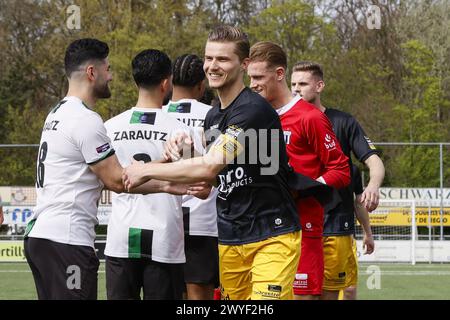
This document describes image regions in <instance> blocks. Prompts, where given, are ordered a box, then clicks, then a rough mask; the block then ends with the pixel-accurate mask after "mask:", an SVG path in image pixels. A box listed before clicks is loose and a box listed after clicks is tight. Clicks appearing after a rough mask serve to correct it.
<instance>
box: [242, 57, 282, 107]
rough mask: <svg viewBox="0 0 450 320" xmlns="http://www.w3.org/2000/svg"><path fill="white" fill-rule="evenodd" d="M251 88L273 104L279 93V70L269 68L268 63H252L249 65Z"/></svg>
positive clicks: (248, 72)
mask: <svg viewBox="0 0 450 320" xmlns="http://www.w3.org/2000/svg"><path fill="white" fill-rule="evenodd" d="M247 74H248V76H249V77H250V88H251V89H252V90H253V91H255V92H257V93H259V94H260V95H261V96H262V97H264V98H265V99H266V100H267V101H269V102H272V101H273V100H274V99H275V97H276V96H277V92H278V87H277V85H278V82H277V81H278V80H277V79H278V73H277V68H274V67H269V66H268V63H267V62H266V61H252V62H250V63H249V65H248V69H247Z"/></svg>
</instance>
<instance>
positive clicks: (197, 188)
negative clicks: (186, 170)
mask: <svg viewBox="0 0 450 320" xmlns="http://www.w3.org/2000/svg"><path fill="white" fill-rule="evenodd" d="M211 188H212V187H211V185H210V184H209V183H207V182H198V183H195V184H191V185H189V188H188V190H187V194H189V195H192V196H194V197H196V198H199V199H202V200H205V199H207V198H208V197H209V193H210V192H211Z"/></svg>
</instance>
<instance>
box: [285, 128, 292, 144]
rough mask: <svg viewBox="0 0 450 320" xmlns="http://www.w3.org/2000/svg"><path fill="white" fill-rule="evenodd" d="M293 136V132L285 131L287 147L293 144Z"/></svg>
mask: <svg viewBox="0 0 450 320" xmlns="http://www.w3.org/2000/svg"><path fill="white" fill-rule="evenodd" d="M291 134H292V132H291V131H289V130H286V131H283V136H284V143H285V144H286V145H288V144H289V143H291Z"/></svg>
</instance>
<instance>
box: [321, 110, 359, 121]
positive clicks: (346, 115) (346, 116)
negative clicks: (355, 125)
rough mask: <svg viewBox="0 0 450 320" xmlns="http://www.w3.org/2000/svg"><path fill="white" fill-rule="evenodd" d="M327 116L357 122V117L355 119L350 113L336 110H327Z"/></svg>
mask: <svg viewBox="0 0 450 320" xmlns="http://www.w3.org/2000/svg"><path fill="white" fill-rule="evenodd" d="M325 115H327V116H330V117H333V118H336V119H342V120H344V121H356V119H355V117H353V116H352V115H351V114H350V113H348V112H345V111H342V110H338V109H335V108H326V109H325Z"/></svg>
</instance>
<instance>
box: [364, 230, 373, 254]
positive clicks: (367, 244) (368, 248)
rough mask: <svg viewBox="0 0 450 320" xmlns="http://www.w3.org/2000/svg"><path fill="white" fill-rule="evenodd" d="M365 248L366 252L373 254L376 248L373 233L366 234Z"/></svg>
mask: <svg viewBox="0 0 450 320" xmlns="http://www.w3.org/2000/svg"><path fill="white" fill-rule="evenodd" d="M363 250H364V254H372V253H373V251H374V250H375V241H373V236H372V235H366V234H364V238H363Z"/></svg>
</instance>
